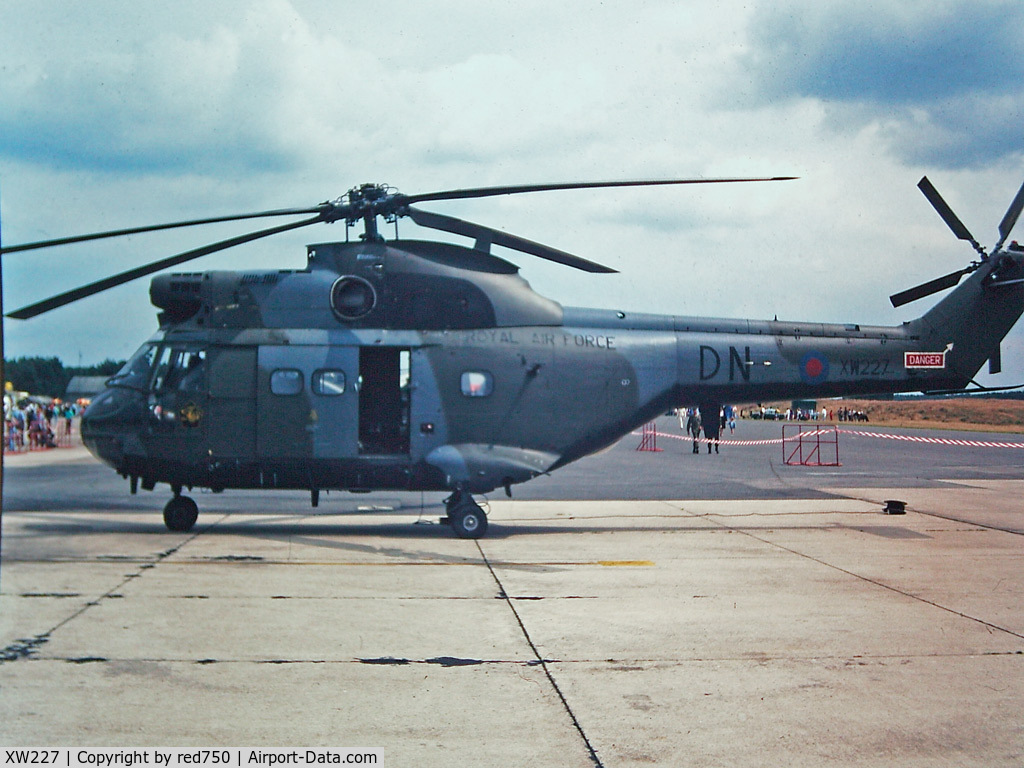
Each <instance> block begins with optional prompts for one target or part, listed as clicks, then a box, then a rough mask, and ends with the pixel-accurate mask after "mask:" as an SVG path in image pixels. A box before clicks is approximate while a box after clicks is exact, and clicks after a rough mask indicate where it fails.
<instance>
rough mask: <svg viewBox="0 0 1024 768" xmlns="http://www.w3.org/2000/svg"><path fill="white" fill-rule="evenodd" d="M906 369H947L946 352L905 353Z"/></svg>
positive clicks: (904, 364)
mask: <svg viewBox="0 0 1024 768" xmlns="http://www.w3.org/2000/svg"><path fill="white" fill-rule="evenodd" d="M903 367H904V368H945V367H946V353H945V352H904V353H903Z"/></svg>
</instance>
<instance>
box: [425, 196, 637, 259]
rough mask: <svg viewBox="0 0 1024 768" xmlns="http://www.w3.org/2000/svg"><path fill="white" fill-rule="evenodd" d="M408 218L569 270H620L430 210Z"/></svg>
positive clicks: (432, 227) (426, 225)
mask: <svg viewBox="0 0 1024 768" xmlns="http://www.w3.org/2000/svg"><path fill="white" fill-rule="evenodd" d="M407 212H408V214H409V217H410V218H411V219H412V220H413V221H415V222H416V223H417V224H419V225H420V226H421V227H429V228H431V229H439V230H441V231H443V232H451V233H452V234H455V235H463V236H464V237H472V238H474V239H476V240H481V241H485V242H488V243H493V244H494V245H501V246H504V247H505V248H512V249H514V250H517V251H521V252H522V253H529V254H531V255H533V256H538V257H540V258H542V259H547V260H548V261H554V262H558V263H559V264H564V265H566V266H568V267H575V268H576V269H581V270H583V271H584V272H594V273H613V272H617V271H618V270H615V269H612V268H611V267H606V266H604V265H603V264H598V263H597V262H593V261H588V260H587V259H584V258H581V257H579V256H574V255H573V254H571V253H566V252H565V251H560V250H558V249H557V248H552V247H551V246H548V245H543V244H542V243H536V242H534V241H533V240H527V239H526V238H524V237H519V236H518V235H510V234H508V233H507V232H502V231H501V230H498V229H492V228H491V227H485V226H483V225H481V224H473V223H472V222H469V221H464V220H462V219H457V218H455V217H454V216H444V215H442V214H439V213H431V212H430V211H424V210H422V209H419V208H412V207H411V206H410V207H409V208H408V209H407Z"/></svg>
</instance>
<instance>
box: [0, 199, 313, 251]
mask: <svg viewBox="0 0 1024 768" xmlns="http://www.w3.org/2000/svg"><path fill="white" fill-rule="evenodd" d="M324 210H325V206H324V205H319V206H315V207H313V208H282V209H279V210H276V211H260V212H257V213H239V214H234V215H230V216H214V217H212V218H209V219H192V220H190V221H172V222H170V223H168V224H151V225H149V226H145V227H129V228H128V229H112V230H110V231H108V232H93V233H90V234H87V235H72V236H70V237H59V238H57V239H55V240H40V241H39V242H35V243H22V244H20V245H9V246H5V247H0V253H16V252H18V251H32V250H35V249H37V248H50V247H52V246H55V245H69V244H71V243H83V242H85V241H87V240H103V239H104V238H108V237H122V236H124V235H137V234H140V233H142V232H158V231H160V230H164V229H178V228H180V227H196V226H200V225H202V224H218V223H220V222H224V221H244V220H245V219H263V218H269V217H272V216H302V215H305V214H307V213H318V212H320V213H322V212H323V211H324Z"/></svg>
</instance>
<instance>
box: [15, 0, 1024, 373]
mask: <svg viewBox="0 0 1024 768" xmlns="http://www.w3.org/2000/svg"><path fill="white" fill-rule="evenodd" d="M1021 29H1024V4H1021V3H1019V2H997V1H992V2H985V1H984V0H927V1H926V2H925V1H918V0H905V1H904V2H900V3H894V2H881V3H879V2H872V1H871V0H817V1H816V2H813V3H812V2H786V1H785V0H781V1H780V0H771V1H767V0H766V1H757V0H749V1H746V2H740V1H739V0H737V1H735V2H710V1H707V2H702V1H701V0H694V1H692V2H685V3H684V2H678V0H676V1H675V2H667V1H659V0H653V1H645V0H624V1H622V2H620V1H619V0H606V1H605V2H601V3H584V2H579V0H565V2H562V3H550V2H548V1H547V0H544V1H543V2H542V1H541V0H515V2H501V1H497V2H494V1H490V2H486V3H481V2H479V1H478V0H477V2H470V1H469V0H434V1H433V2H430V3H424V2H417V1H413V0H380V1H379V2H375V3H351V2H334V3H331V2H323V1H322V0H320V1H319V2H313V0H245V1H244V2H242V1H241V0H238V1H236V0H218V2H216V3H209V2H193V1H192V0H179V2H176V3H163V4H152V5H150V4H143V3H129V2H112V1H111V0H92V1H91V2H89V3H82V2H79V1H77V0H53V1H52V2H46V3H24V2H16V1H15V0H0V228H2V229H0V237H2V241H3V243H4V244H5V245H13V244H16V243H22V242H28V241H34V240H40V239H48V238H55V237H60V236H64V235H71V234H79V233H83V232H92V231H100V230H105V229H113V228H119V227H127V226H133V225H138V224H154V223H160V222H166V221H174V220H178V219H189V218H199V217H205V216H213V215H219V214H228V213H238V212H246V211H259V210H265V209H271V208H281V207H292V206H305V205H312V204H316V203H318V202H320V201H323V200H327V199H333V198H336V197H338V196H340V195H342V194H344V193H345V192H346V191H347V190H348V189H349V188H351V187H353V186H355V185H357V184H361V183H364V182H375V183H387V184H390V185H393V186H395V187H397V188H398V189H400V190H401V191H403V192H406V193H416V192H426V191H433V190H442V189H451V188H460V187H468V186H484V185H492V184H517V183H533V182H555V181H593V180H619V179H634V178H655V179H663V178H689V177H716V176H761V175H767V176H775V175H792V176H798V177H799V179H798V180H796V181H789V182H779V183H762V184H747V185H718V186H715V185H709V186H688V187H668V188H648V189H630V190H603V191H596V190H595V191H572V192H566V191H563V192H551V193H537V194H529V195H518V196H514V197H501V198H491V199H486V200H474V201H448V202H439V203H432V204H430V205H426V204H423V205H422V206H421V207H424V208H428V209H429V210H433V211H437V212H438V213H444V214H449V215H453V216H458V217H461V218H466V219H469V220H471V221H475V222H479V223H481V224H485V225H488V226H492V227H496V228H498V229H503V230H506V231H510V232H514V233H516V234H518V235H521V236H524V237H527V238H529V239H531V240H537V241H540V242H544V243H546V244H549V245H552V246H554V247H556V248H560V249H562V250H566V251H569V252H571V253H574V254H577V255H579V256H582V257H584V258H587V259H590V260H592V261H597V262H599V263H602V264H606V265H608V266H610V267H613V268H615V269H617V270H619V274H615V275H591V274H584V273H582V272H578V271H576V270H573V269H569V268H567V267H564V266H560V265H557V264H549V263H545V262H543V261H541V260H538V259H535V258H534V257H531V256H526V255H523V254H519V253H517V252H508V251H503V250H502V249H496V253H498V254H499V255H501V256H503V257H505V258H508V259H509V260H511V261H512V262H514V263H516V264H517V265H519V266H520V268H521V274H522V275H523V276H524V277H525V278H526V279H527V280H528V281H529V282H530V283H531V285H532V286H533V287H534V288H535V289H536V290H537V291H538V292H540V293H542V294H543V295H545V296H548V297H550V298H553V299H555V300H556V301H559V302H561V303H562V304H564V305H567V306H594V307H610V308H615V309H622V310H625V311H645V312H657V313H666V314H679V315H712V316H718V317H751V318H756V319H770V318H772V317H776V316H777V317H778V318H779V319H786V320H803V321H811V320H813V321H822V322H839V323H862V324H880V325H897V324H899V323H901V322H902V321H904V320H909V319H911V318H913V317H916V316H918V315H920V314H923V313H924V311H926V310H927V309H928V308H929V306H931V305H932V304H933V303H934V302H935V301H936V300H937V299H938V298H939V297H931V298H928V299H924V300H921V301H918V302H915V303H913V304H910V305H907V306H904V307H901V308H900V309H897V310H894V309H893V308H892V306H891V305H890V303H889V301H888V296H889V295H890V294H892V293H895V292H897V291H899V290H902V289H905V288H908V287H910V286H912V285H916V284H918V283H921V282H924V281H926V280H929V279H932V278H934V277H937V276H939V275H943V274H946V273H948V272H952V271H953V270H955V269H958V268H960V267H963V266H966V265H967V263H968V262H970V261H971V260H972V259H973V258H974V256H975V254H974V252H973V251H972V250H971V249H970V247H969V246H968V245H967V244H965V243H963V242H960V241H958V240H956V239H955V238H954V237H953V235H952V234H951V233H950V232H949V230H948V229H947V228H946V226H945V224H943V222H942V221H941V219H940V218H939V217H938V216H937V215H936V213H935V212H934V210H933V209H932V208H931V206H930V205H929V204H928V202H927V201H926V200H925V199H924V197H923V196H922V195H921V193H920V192H919V191H918V190H917V189H916V188H915V186H916V184H917V182H918V180H919V179H920V178H921V176H923V175H927V176H928V177H929V178H930V179H931V181H932V182H933V184H934V185H935V186H936V187H937V188H938V189H939V190H940V192H941V193H942V194H943V196H944V197H945V198H946V200H947V201H948V202H949V203H950V205H951V206H952V207H953V208H954V210H955V211H956V212H957V213H958V215H959V216H960V218H961V219H962V220H963V221H964V223H965V224H966V225H967V226H968V228H969V229H970V230H971V231H972V233H973V234H974V236H975V237H976V238H977V239H978V240H979V241H980V242H981V243H982V244H984V245H985V246H986V247H991V246H992V245H993V244H994V242H995V241H996V239H997V238H998V233H997V229H996V228H997V225H998V223H999V221H1000V219H1001V218H1002V217H1003V214H1004V212H1005V211H1006V208H1007V206H1008V205H1009V203H1010V200H1011V199H1012V198H1013V196H1014V194H1015V193H1016V191H1017V190H1018V188H1019V187H1020V185H1021V182H1022V181H1024V120H1022V111H1024V60H1022V58H1021V57H1020V56H1019V55H1016V54H1017V51H1018V50H1019V39H1018V38H1019V32H1020V30H1021ZM246 226H247V225H246V223H244V222H243V223H241V224H238V223H235V224H229V225H216V226H210V227H205V228H200V229H188V230H174V231H171V232H164V233H156V234H147V235H137V236H132V237H128V238H122V239H118V240H106V241H99V242H95V243H84V244H78V245H74V246H67V247H63V248H55V249H50V250H48V251H33V252H25V253H14V254H7V255H5V256H4V260H3V301H4V307H5V308H6V309H7V311H10V310H12V309H15V308H18V307H21V306H23V305H25V304H28V303H31V302H34V301H37V300H39V299H42V298H46V297H47V296H50V295H52V294H55V293H58V292H61V291H63V290H68V289H70V288H73V287H75V286H78V285H80V284H83V283H87V282H91V281H93V280H96V279H99V278H101V277H104V276H106V275H108V274H111V273H114V272H119V271H122V270H125V269H128V268H131V267H133V266H136V265H138V264H141V263H146V262H149V261H153V260H155V259H158V258H162V257H164V256H168V255H171V254H175V253H178V252H181V251H185V250H188V249H191V248H194V247H197V246H199V245H202V244H204V243H207V242H211V241H213V240H218V239H222V238H225V237H229V236H232V235H235V234H239V233H241V232H244V231H246ZM257 226H260V225H259V224H257ZM386 231H389V232H390V230H386ZM399 231H400V234H401V235H402V236H403V237H418V238H424V239H443V238H445V237H447V236H445V235H443V234H442V233H438V232H435V231H433V230H421V229H418V228H417V227H416V226H415V225H414V224H412V223H411V222H410V221H408V220H403V221H402V222H401V224H400V230H399ZM1014 235H1015V236H1016V237H1017V238H1018V239H1021V240H1024V224H1021V225H1019V226H1018V231H1017V232H1015V233H1014ZM337 239H344V230H343V225H340V224H334V225H323V226H322V227H319V228H313V229H311V228H306V229H302V230H299V231H298V232H294V233H288V234H285V235H281V236H278V237H276V238H270V239H265V240H261V241H259V242H257V243H253V244H251V245H247V246H242V247H239V248H236V249H232V250H229V251H225V252H222V253H219V254H216V255H212V256H208V257H204V258H203V259H201V260H198V261H196V262H193V263H191V264H190V265H188V266H187V267H182V268H179V270H195V271H204V270H215V269H247V270H248V269H278V268H281V269H289V268H302V267H303V266H304V265H305V245H306V243H309V242H325V241H330V240H337ZM453 239H454V241H456V242H463V241H462V240H460V239H459V238H453ZM465 242H466V244H467V245H469V244H470V243H469V242H468V241H465ZM148 287H149V286H148V278H143V279H141V280H138V281H135V282H132V283H129V284H127V285H124V286H121V287H119V288H116V289H113V290H110V291H108V292H106V293H103V294H100V295H98V296H95V297H92V298H89V299H86V300H83V301H80V302H78V303H76V304H74V305H71V306H68V307H65V308H62V309H59V310H55V311H53V312H51V313H49V314H47V315H43V316H40V317H38V318H36V319H33V320H28V321H16V320H7V321H6V322H5V325H4V330H5V344H6V356H7V357H8V358H12V357H19V356H26V355H41V356H47V357H48V356H58V357H60V358H61V359H62V360H64V362H65V363H66V364H69V365H78V364H92V363H97V362H100V361H101V360H104V359H106V358H115V359H121V358H126V357H128V356H129V355H130V354H131V353H132V352H133V351H134V350H135V349H136V348H137V347H138V346H139V345H140V344H141V343H142V342H143V341H144V340H145V339H146V338H148V337H149V336H150V335H152V334H153V333H154V332H155V331H156V328H157V323H156V310H155V308H154V307H153V306H152V305H150V303H149V295H148ZM1003 369H1004V372H1003V373H1002V374H999V375H997V376H987V375H985V376H982V377H981V378H980V379H979V380H980V381H983V383H985V384H986V385H988V386H1010V385H1014V384H1019V383H1024V323H1022V324H1019V325H1018V327H1017V328H1015V329H1014V331H1013V332H1012V333H1011V335H1010V337H1008V339H1007V340H1006V341H1005V342H1004V346H1003Z"/></svg>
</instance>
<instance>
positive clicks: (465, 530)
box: [441, 491, 487, 539]
mask: <svg viewBox="0 0 1024 768" xmlns="http://www.w3.org/2000/svg"><path fill="white" fill-rule="evenodd" d="M444 503H445V507H446V508H447V509H448V517H447V518H444V519H443V520H442V521H441V522H447V523H448V524H449V525H450V526H451V527H452V530H453V531H455V535H456V536H458V537H459V538H460V539H479V538H482V537H483V536H484V534H486V533H487V515H486V514H484V511H483V509H482V508H481V507H480V505H479V504H477V503H476V502H475V501H473V497H472V496H471V495H470V494H468V493H465V492H464V491H455V492H454V493H453V494H452V495H451V496H449V497H448V498H447V499H445V502H444Z"/></svg>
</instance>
